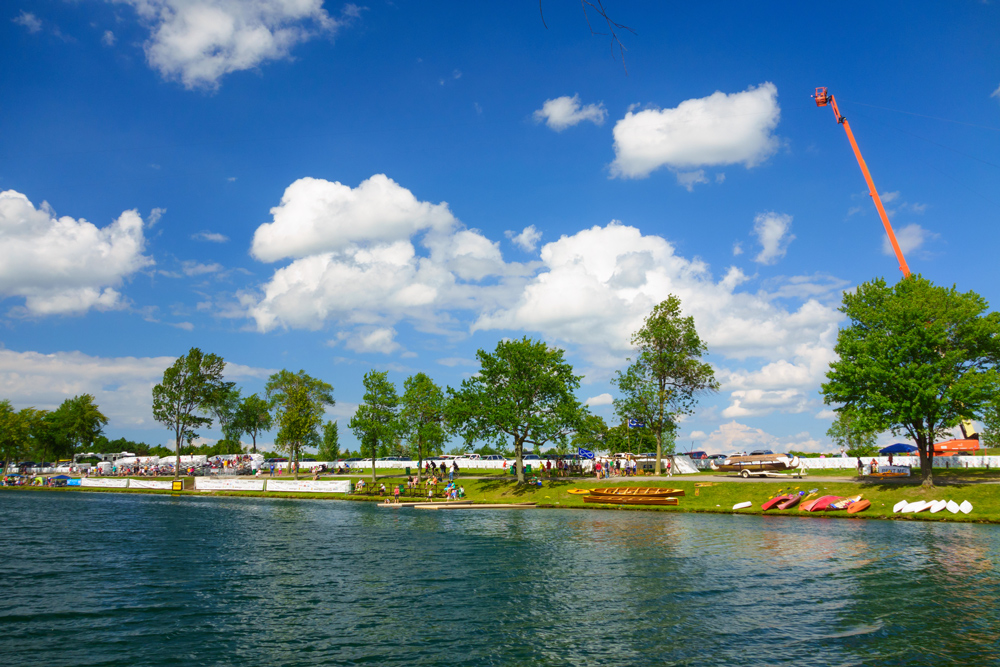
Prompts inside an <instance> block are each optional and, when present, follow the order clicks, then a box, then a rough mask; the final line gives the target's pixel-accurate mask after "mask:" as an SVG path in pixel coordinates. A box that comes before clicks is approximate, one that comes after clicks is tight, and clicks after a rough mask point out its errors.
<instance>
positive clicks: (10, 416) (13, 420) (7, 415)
mask: <svg viewBox="0 0 1000 667" xmlns="http://www.w3.org/2000/svg"><path fill="white" fill-rule="evenodd" d="M23 412H24V410H21V411H17V410H15V409H14V406H13V405H11V402H10V401H9V400H7V399H4V400H2V401H0V459H2V460H3V462H4V468H3V470H0V473H2V472H5V471H6V469H7V468H6V465H7V464H9V463H10V462H11V461H17V460H18V459H20V458H22V457H23V456H24V455H25V454H27V453H28V447H29V444H30V442H31V440H30V434H29V431H30V421H29V420H28V419H27V418H26V416H25V415H24V414H22V413H23Z"/></svg>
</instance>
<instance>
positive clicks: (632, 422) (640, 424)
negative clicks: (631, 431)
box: [628, 419, 646, 428]
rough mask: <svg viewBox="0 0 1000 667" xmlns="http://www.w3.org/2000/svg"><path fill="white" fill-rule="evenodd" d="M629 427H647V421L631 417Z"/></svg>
mask: <svg viewBox="0 0 1000 667" xmlns="http://www.w3.org/2000/svg"><path fill="white" fill-rule="evenodd" d="M628 427H629V428H646V422H644V421H642V420H641V419H629V420H628Z"/></svg>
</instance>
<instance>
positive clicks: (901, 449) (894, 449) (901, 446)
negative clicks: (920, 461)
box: [878, 442, 917, 454]
mask: <svg viewBox="0 0 1000 667" xmlns="http://www.w3.org/2000/svg"><path fill="white" fill-rule="evenodd" d="M915 451H917V448H916V447H914V446H913V445H908V444H906V443H905V442H897V443H896V444H894V445H889V446H888V447H885V448H883V449H880V450H879V451H878V453H879V454H912V453H914V452H915Z"/></svg>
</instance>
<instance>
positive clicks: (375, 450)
mask: <svg viewBox="0 0 1000 667" xmlns="http://www.w3.org/2000/svg"><path fill="white" fill-rule="evenodd" d="M376 452H378V440H376V441H375V442H373V443H372V490H373V491H374V490H375V482H376V481H377V480H378V478H377V477H376V476H375V454H376Z"/></svg>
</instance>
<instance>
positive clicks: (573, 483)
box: [4, 469, 1000, 523]
mask: <svg viewBox="0 0 1000 667" xmlns="http://www.w3.org/2000/svg"><path fill="white" fill-rule="evenodd" d="M997 472H998V471H993V470H991V471H986V470H978V469H977V470H969V471H965V470H953V471H941V474H937V473H936V474H935V476H936V478H937V479H938V480H939V482H940V483H941V485H940V486H937V487H933V488H930V489H925V488H924V487H922V486H921V485H920V484H919V480H917V479H912V480H910V481H907V482H899V481H891V482H871V483H868V482H864V483H860V484H858V483H845V482H842V481H838V480H837V479H836V478H822V479H821V478H817V477H816V476H807V477H805V478H803V479H789V480H787V481H785V480H782V481H781V482H779V483H775V482H753V481H751V482H728V481H725V480H722V479H719V478H715V479H713V480H709V479H707V478H705V477H703V476H700V475H699V476H695V475H686V476H685V477H684V478H673V479H671V480H655V481H653V480H648V479H643V478H638V479H635V478H630V479H627V480H625V479H621V478H619V479H612V480H600V481H598V480H594V479H587V480H580V479H553V480H543V481H542V485H541V486H531V485H518V484H517V483H516V482H515V481H513V480H511V479H507V478H501V479H460V481H459V483H460V484H462V485H463V486H464V487H465V492H466V498H467V499H469V500H472V501H473V502H476V503H516V502H535V503H538V504H539V505H540V506H544V507H555V508H566V509H572V508H578V509H582V508H587V509H629V510H644V511H654V512H678V511H680V512H721V513H727V514H730V513H734V511H733V510H732V507H733V505H735V504H736V503H740V502H744V501H750V502H752V503H753V506H752V507H750V508H748V509H745V510H738V511H736V512H735V513H738V514H761V513H762V512H761V510H760V506H761V503H763V502H764V501H766V500H768V499H769V498H772V497H774V496H776V495H779V493H780V492H792V491H794V492H798V491H805V492H807V493H808V492H810V491H811V490H812V489H817V492H816V496H814V497H818V496H822V495H837V496H845V497H848V496H855V495H858V494H861V495H862V497H863V498H866V499H867V500H869V501H871V503H872V505H871V507H870V508H869V509H867V510H865V511H864V512H862V513H859V514H855V515H848V514H847V513H846V512H817V513H806V512H801V511H799V510H798V509H797V508H796V509H792V510H786V511H783V512H779V511H776V510H772V511H770V512H767V514H768V515H794V516H807V517H828V518H829V517H837V518H864V519H874V518H885V517H890V516H893V514H892V507H893V505H895V504H896V503H897V502H898V501H900V500H907V501H914V500H954V501H955V502H957V503H961V502H962V501H963V500H968V501H969V502H971V503H972V504H973V506H974V508H973V511H972V513H971V514H968V515H964V514H951V513H950V512H948V511H942V512H939V513H937V514H930V513H928V512H922V513H920V514H906V515H895V517H896V518H903V519H907V520H926V521H989V522H997V523H1000V485H998V484H983V483H981V482H982V481H986V480H990V479H996V478H997V477H998V474H997ZM286 479H287V477H286ZM341 479H343V478H341ZM358 479H363V478H362V477H352V478H350V481H351V484H352V488H353V484H354V483H355V482H357V480H358ZM366 481H368V482H370V478H367V479H366ZM385 481H386V487H387V488H388V487H389V486H390V484H389V482H390V481H391V480H385ZM705 483H711V484H712V486H705V487H696V486H695V485H696V484H705ZM602 486H655V487H660V488H674V489H682V490H683V491H684V495H683V496H681V497H680V504H679V505H678V506H676V507H660V506H635V505H630V506H620V505H613V504H609V505H599V504H592V503H585V502H584V500H583V496H582V495H574V494H571V493H569V490H570V489H589V488H596V487H602ZM421 488H423V487H422V486H421ZM441 488H443V485H439V487H438V489H439V490H440V489H441ZM4 490H8V491H18V490H34V491H72V490H83V491H85V492H94V493H159V494H176V493H177V492H172V491H152V490H150V491H147V490H140V489H105V488H95V487H83V488H81V487H68V488H59V489H49V488H45V487H14V488H6V487H5V488H4ZM181 493H182V494H183V495H202V496H203V495H217V496H238V497H239V496H242V497H261V496H264V497H270V498H299V499H323V500H330V499H337V500H342V499H344V498H345V496H344V495H341V494H323V493H273V492H269V493H260V492H254V491H216V492H208V493H206V492H199V491H184V492H181ZM425 494H426V492H425V491H421V494H420V495H421V499H422V497H423V496H424V495H425ZM178 495H179V494H178ZM347 498H348V499H350V500H357V501H367V502H380V501H381V500H383V497H380V496H378V495H377V494H376V495H371V496H353V495H350V496H347ZM405 500H415V499H414V498H406V499H405Z"/></svg>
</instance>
